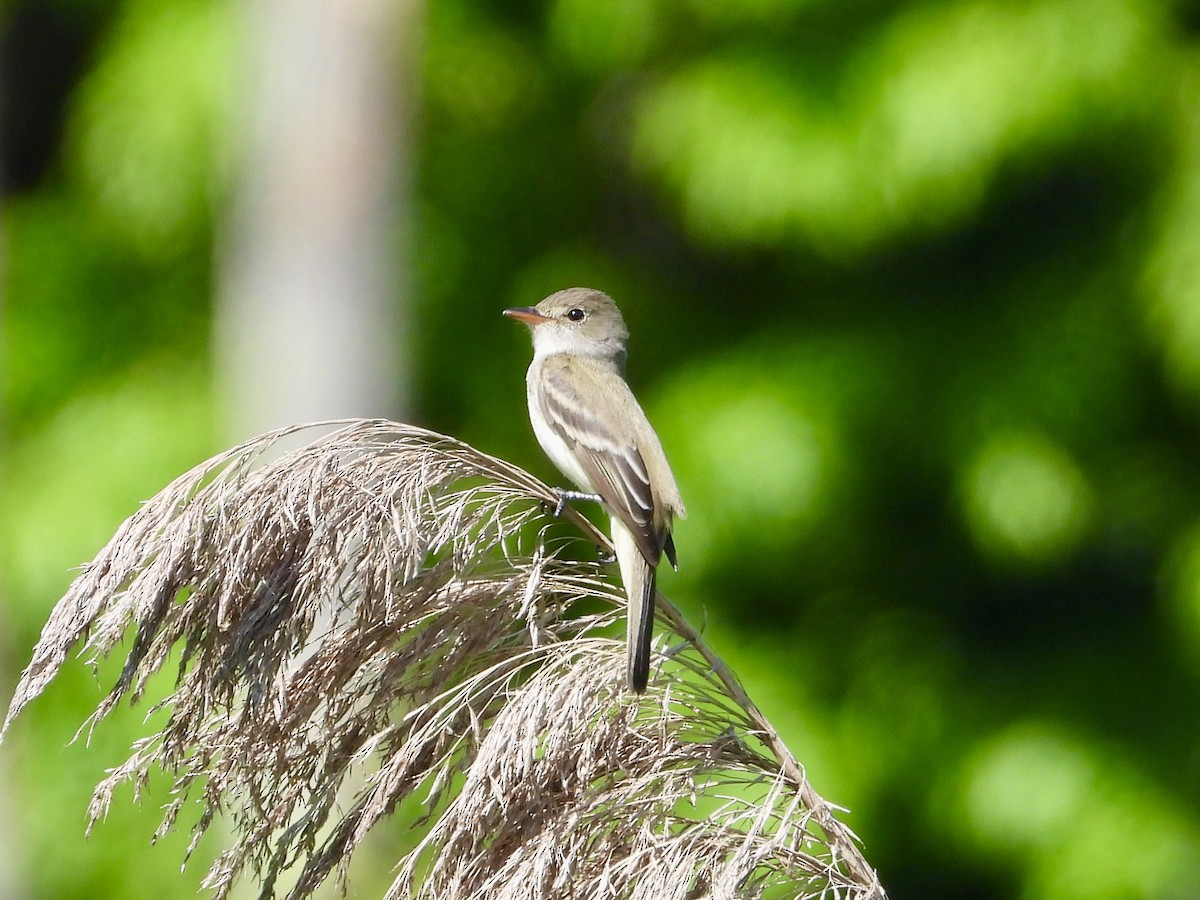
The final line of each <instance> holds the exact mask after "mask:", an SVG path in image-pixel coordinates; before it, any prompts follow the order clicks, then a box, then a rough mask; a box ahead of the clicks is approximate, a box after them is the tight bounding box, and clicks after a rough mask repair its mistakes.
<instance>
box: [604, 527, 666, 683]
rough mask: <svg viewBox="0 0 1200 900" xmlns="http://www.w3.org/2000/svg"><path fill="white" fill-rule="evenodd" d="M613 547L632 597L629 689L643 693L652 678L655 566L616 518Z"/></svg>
mask: <svg viewBox="0 0 1200 900" xmlns="http://www.w3.org/2000/svg"><path fill="white" fill-rule="evenodd" d="M612 535H613V547H614V549H615V550H616V554H617V564H618V565H619V566H620V568H621V582H622V583H623V584H624V585H625V595H626V596H627V597H628V598H629V609H628V613H627V619H626V626H625V659H626V669H625V678H626V681H627V683H628V684H629V689H630V690H631V691H633V692H634V693H637V694H640V693H641V692H642V691H644V690H645V689H646V682H647V681H648V680H649V678H650V641H651V638H653V636H654V589H655V580H656V579H655V567H654V566H652V565H650V563H648V562H647V561H646V558H645V557H644V556H642V552H641V551H640V550H639V549H638V547H637V542H636V541H635V540H634V537H633V535H632V534H631V533H630V532H629V530H628V529H626V528H625V526H624V525H623V524H622V523H621V522H619V521H617V520H615V519H614V520H613V523H612Z"/></svg>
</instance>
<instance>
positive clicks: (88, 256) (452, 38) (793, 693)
mask: <svg viewBox="0 0 1200 900" xmlns="http://www.w3.org/2000/svg"><path fill="white" fill-rule="evenodd" d="M233 9H234V7H233V5H232V4H230V3H227V2H209V0H111V2H108V3H93V2H84V0H10V2H9V3H7V4H5V6H4V7H3V16H4V20H3V21H4V29H3V35H2V38H0V39H2V41H3V45H2V47H0V49H2V51H3V56H2V58H3V60H4V67H5V70H4V86H5V89H6V91H7V92H8V94H9V95H10V96H9V99H8V102H7V103H6V109H5V117H4V119H3V121H2V122H0V129H2V133H0V144H2V145H3V147H4V149H5V153H6V164H7V172H6V177H7V182H6V195H5V200H4V206H3V230H4V240H5V245H6V256H7V261H6V267H5V291H4V306H3V309H2V315H3V319H2V323H0V324H2V327H3V346H4V348H5V356H4V358H3V366H4V377H3V380H2V382H0V391H2V393H0V410H2V411H3V415H4V427H5V431H6V435H7V445H6V446H5V447H4V448H3V455H2V456H0V476H2V478H3V482H0V491H2V494H3V495H2V501H0V502H2V503H3V506H2V507H0V591H2V592H3V593H2V594H0V617H2V618H0V622H2V625H3V627H2V629H0V655H2V656H3V661H4V663H5V665H6V668H5V669H4V670H3V674H0V685H5V686H7V685H10V684H11V683H12V681H13V679H14V678H15V673H16V671H17V668H18V667H19V665H20V664H21V663H22V662H23V660H24V658H25V655H26V654H27V652H28V649H29V647H30V646H31V645H32V643H33V642H34V640H35V639H36V636H37V632H38V629H39V628H40V625H41V623H42V621H44V619H45V616H46V614H47V612H48V610H49V608H50V606H51V605H52V603H53V602H54V600H55V599H56V598H57V596H58V595H59V593H60V592H61V591H62V590H63V589H64V587H65V585H66V583H67V581H68V580H69V578H70V571H69V569H70V567H71V566H73V565H75V564H77V563H79V562H80V561H82V560H84V559H87V558H89V557H90V556H91V555H92V554H93V553H94V552H95V551H96V550H97V549H98V548H99V546H100V545H101V544H102V543H103V542H104V541H105V540H106V538H107V537H108V535H109V534H111V533H112V531H113V530H114V529H115V527H116V526H117V524H118V523H119V522H120V521H121V519H122V518H123V517H124V516H126V515H128V514H129V513H130V512H132V511H133V509H134V508H135V505H136V503H137V501H138V499H140V498H143V497H146V496H148V495H150V494H151V493H153V492H154V491H155V490H157V489H158V488H159V487H160V486H162V485H163V484H165V483H166V482H167V481H168V480H169V479H170V478H171V477H172V476H173V475H175V474H177V473H178V472H179V471H181V470H182V469H184V468H186V467H187V466H189V465H191V464H192V463H194V462H197V461H199V460H200V459H201V458H203V457H204V456H205V455H207V454H208V453H210V452H213V451H215V450H217V449H219V447H220V441H219V439H218V438H217V436H216V435H215V433H214V431H215V430H214V427H213V424H212V423H213V419H214V417H213V413H212V391H211V389H210V386H209V380H210V368H211V367H210V364H209V326H210V303H209V297H210V294H211V282H212V271H211V258H212V249H213V230H214V227H215V225H216V223H217V221H218V218H219V212H220V210H221V208H222V202H223V198H224V196H225V193H226V192H227V189H228V188H227V185H228V172H227V160H228V157H229V150H230V148H231V147H234V146H236V144H237V141H238V135H237V133H236V132H235V130H234V127H235V123H236V121H237V120H236V115H235V114H234V113H235V111H236V77H235V73H236V71H237V62H236V60H237V58H238V44H237V30H236V19H235V17H234V16H233V14H232V10H233ZM425 16H426V22H425V25H424V34H423V36H422V60H421V70H420V78H419V81H418V82H417V83H415V84H413V85H406V89H413V90H416V91H419V93H420V96H421V115H420V118H419V127H418V128H417V129H416V131H415V132H414V133H413V134H412V135H411V139H412V140H413V141H414V143H415V149H416V153H415V158H416V173H415V177H416V184H417V188H416V192H415V201H414V208H413V209H412V210H411V211H410V214H411V216H412V218H413V222H414V228H413V243H414V248H413V254H412V259H413V265H414V269H415V271H414V273H413V283H414V285H415V297H414V300H413V308H412V309H411V310H410V311H409V314H410V315H411V316H412V317H413V318H414V319H415V325H416V327H414V328H412V329H411V332H410V333H411V335H412V336H411V346H410V347H408V357H409V360H410V364H411V366H412V371H413V377H414V379H415V382H416V384H417V389H418V394H417V404H418V409H417V410H416V413H415V416H414V418H415V419H416V420H417V421H418V422H420V423H421V424H425V425H428V426H431V427H434V428H439V429H442V430H447V431H451V432H453V433H455V434H457V435H459V436H461V437H463V438H465V439H467V440H470V441H472V442H473V443H475V444H477V445H478V446H480V447H481V448H483V449H485V450H488V451H491V452H497V453H500V454H502V455H505V456H507V457H509V458H511V459H513V460H515V461H517V462H520V463H522V464H524V465H527V466H528V467H529V468H531V469H532V470H533V471H535V472H538V473H540V474H542V475H544V476H546V477H547V478H555V477H556V476H555V474H554V472H553V470H552V469H551V467H550V464H549V463H548V462H546V461H545V460H544V459H543V458H542V456H541V454H540V451H538V449H537V448H536V446H535V444H534V442H533V440H532V436H531V434H530V432H529V427H528V423H527V421H526V418H525V412H524V399H523V386H522V376H523V368H524V365H525V363H526V361H527V356H528V348H527V345H526V340H527V338H526V337H525V335H524V334H523V333H522V332H521V331H520V330H519V329H514V328H512V327H511V326H510V325H508V324H506V323H505V322H504V321H503V320H501V319H500V318H499V315H498V313H499V310H500V309H501V308H502V307H504V306H508V305H513V304H528V303H532V302H535V301H536V300H537V299H539V298H540V297H541V296H543V295H544V294H546V293H548V292H550V291H551V290H554V289H557V288H560V287H564V286H567V285H569V284H589V285H594V286H597V287H601V288H604V289H606V290H608V291H609V292H610V293H612V294H613V295H614V296H615V297H616V298H617V300H618V302H619V303H620V304H621V305H622V308H623V310H624V311H625V313H626V317H627V319H628V321H629V324H630V328H631V331H632V334H633V339H632V346H631V359H630V377H631V380H632V381H633V383H634V385H635V387H636V388H637V389H638V390H639V393H640V395H641V396H642V397H643V399H644V400H645V402H646V404H647V406H648V408H649V410H650V413H651V418H652V419H653V420H654V421H655V422H656V424H657V425H658V426H659V430H660V432H661V434H662V437H663V441H664V444H665V445H666V448H667V452H668V455H669V456H670V458H671V459H672V461H673V464H674V466H675V468H676V471H677V475H678V477H679V481H680V484H681V487H682V490H683V492H684V499H685V501H686V502H687V505H688V508H689V517H688V519H687V520H686V521H684V522H682V523H681V524H680V526H679V530H678V536H677V542H678V545H679V548H680V557H681V564H682V568H681V570H680V572H679V574H678V575H674V576H669V575H668V576H664V578H663V584H662V586H663V588H664V589H665V590H666V591H667V593H668V594H669V595H671V596H672V597H673V598H674V599H675V600H676V601H677V602H679V603H680V604H681V605H682V606H683V607H684V608H685V609H686V610H688V611H689V613H690V614H691V615H692V616H693V618H694V619H695V620H697V621H706V622H707V623H708V626H707V634H708V636H709V638H710V640H711V643H712V644H713V645H714V646H715V647H717V648H718V649H719V650H721V651H723V652H725V653H726V654H727V658H728V660H729V662H730V663H731V665H732V666H733V667H734V669H735V670H736V671H738V672H739V673H740V674H741V676H742V677H743V679H744V681H745V682H746V684H747V686H748V688H749V690H750V693H751V694H752V696H754V697H756V698H757V699H758V700H759V701H760V703H761V705H762V706H763V708H764V710H765V711H766V712H767V714H768V716H769V717H770V718H771V719H772V720H773V721H775V722H776V723H777V725H778V726H779V727H780V728H781V729H782V731H783V732H784V734H785V737H786V738H787V740H788V741H789V743H790V744H791V745H792V746H793V747H794V748H795V749H796V750H797V752H798V754H799V755H800V757H801V758H802V759H803V760H804V761H805V762H806V763H807V765H808V770H809V774H810V775H811V777H812V780H813V783H814V785H815V786H816V787H817V789H818V790H819V791H821V792H822V793H823V794H824V795H825V796H827V797H829V798H830V799H832V800H834V801H837V802H839V803H842V804H844V805H846V806H848V807H850V808H851V809H852V810H853V813H852V814H851V815H850V817H849V820H848V821H849V822H850V824H851V826H852V827H853V828H854V829H855V830H856V831H857V832H858V834H859V835H860V836H862V838H863V839H864V841H865V844H866V851H867V856H868V858H869V859H870V860H871V861H872V862H873V863H875V864H876V865H877V866H878V867H879V868H880V871H881V874H882V876H883V878H884V882H885V884H887V885H888V886H889V888H890V889H891V891H892V895H893V896H894V897H897V898H903V897H922V898H939V897H946V898H951V897H953V898H962V897H973V898H992V897H995V898H1000V897H1022V898H1028V900H1073V898H1080V900H1082V898H1089V900H1090V898H1108V897H1111V898H1134V897H1146V898H1175V897H1179V898H1183V897H1193V896H1197V895H1200V704H1198V703H1197V699H1198V698H1200V464H1198V460H1197V447H1198V446H1200V444H1198V441H1200V54H1198V49H1200V48H1198V46H1197V34H1198V31H1200V6H1197V4H1196V3H1194V2H1188V0H1174V2H1168V0H975V2H965V0H874V2H868V3H858V4H841V3H834V2H829V0H807V2H801V0H742V2H739V3H726V2H721V0H647V2H644V3H632V4H620V3H613V2H612V0H558V2H553V3H549V4H545V5H543V4H533V3H511V2H501V0H490V2H486V0H478V2H469V0H447V2H438V3H430V4H428V5H427V9H426V11H425ZM386 412H388V411H381V413H386ZM98 690H99V688H95V687H93V686H92V684H91V682H90V681H89V680H88V679H87V678H86V677H84V676H81V677H80V678H79V679H77V680H73V681H72V682H71V683H69V684H68V683H65V682H64V683H62V684H59V685H57V686H56V688H55V689H54V690H53V691H52V693H51V695H50V696H48V697H47V698H46V699H44V700H43V701H41V702H40V703H39V704H37V705H36V708H35V709H34V710H33V711H31V714H30V715H29V716H28V717H27V718H26V719H23V720H22V721H21V722H20V723H19V724H18V726H17V728H16V729H15V731H14V732H13V734H12V737H11V740H12V743H11V745H6V746H5V749H4V753H5V755H6V756H9V760H8V761H7V763H6V764H7V766H8V769H9V774H10V775H11V776H12V778H13V785H12V787H11V788H10V790H9V794H10V796H11V797H12V798H13V801H14V809H13V810H12V812H13V814H14V815H15V816H16V817H17V826H16V827H15V828H12V829H11V830H12V831H13V832H14V833H15V834H16V836H17V838H18V842H19V848H20V850H21V851H22V853H23V855H24V859H25V860H26V862H25V863H24V866H23V868H24V871H25V873H26V877H27V878H28V881H29V885H30V890H31V893H30V897H31V898H42V897H46V898H50V897H54V898H60V897H69V896H81V897H82V896H88V897H105V896H112V897H122V898H126V897H135V896H143V895H144V896H156V897H157V896H163V895H164V894H170V893H182V890H190V889H191V887H194V886H195V885H196V884H198V882H199V878H200V876H201V875H202V873H203V869H204V865H203V863H202V862H193V864H192V865H191V866H190V867H189V869H188V874H187V875H186V876H185V878H186V879H187V882H186V883H187V885H188V886H189V887H186V888H183V889H182V890H179V891H173V890H172V889H171V888H170V885H171V884H173V883H175V881H174V879H176V878H178V877H179V876H178V875H177V874H176V873H175V871H174V870H175V867H176V866H177V865H178V860H179V853H178V852H177V850H176V848H175V846H174V845H172V847H167V848H160V849H158V850H155V851H154V852H150V850H149V846H148V844H149V838H150V835H151V834H152V832H153V829H154V827H155V824H156V822H157V819H156V817H155V816H154V811H153V809H148V808H141V809H137V808H133V809H130V808H125V809H121V810H114V813H113V819H114V821H111V822H110V823H108V824H107V825H103V826H99V827H98V830H97V832H96V833H95V834H94V835H93V837H92V838H91V840H90V842H88V843H84V842H83V839H82V834H81V832H82V819H83V813H84V810H85V807H86V798H87V795H88V788H89V786H90V785H91V784H92V783H93V782H94V781H95V780H96V779H97V778H98V777H99V775H100V773H101V770H102V769H103V768H104V766H106V765H112V764H114V763H115V762H116V761H117V760H118V758H119V757H120V755H121V750H122V748H123V747H124V746H126V745H127V744H128V742H129V741H130V740H131V739H132V738H133V736H134V735H136V734H137V733H139V731H138V722H139V721H140V717H139V716H138V715H137V714H134V715H131V716H121V717H119V718H121V719H122V720H127V721H122V722H120V723H118V722H116V721H114V722H110V723H107V724H106V726H105V727H103V728H101V729H100V731H99V732H98V738H100V737H102V738H103V739H102V740H98V741H97V744H96V746H94V747H93V748H92V750H91V751H90V752H86V751H85V750H84V749H83V748H82V747H80V746H75V747H73V748H70V749H68V750H61V749H60V748H61V746H62V745H63V743H64V742H65V741H66V740H67V739H68V738H69V736H70V735H71V734H72V733H73V732H74V729H75V727H76V726H77V724H78V723H79V722H80V721H81V720H82V719H83V717H84V716H85V715H86V713H87V711H88V710H89V709H90V708H91V707H92V705H94V702H95V700H96V698H97V692H98ZM3 696H4V697H6V696H7V694H4V695H3ZM151 793H153V791H152V792H151ZM151 805H152V803H147V804H145V806H151ZM126 829H128V833H127V832H126ZM206 851H207V852H212V848H211V847H209V846H208V845H205V846H204V847H202V848H201V849H200V851H198V855H199V856H203V855H204V853H205V852H206ZM48 862H49V863H50V864H47V863H48ZM68 873H69V875H68ZM380 877H383V878H386V874H384V875H382V876H380ZM139 892H140V893H139Z"/></svg>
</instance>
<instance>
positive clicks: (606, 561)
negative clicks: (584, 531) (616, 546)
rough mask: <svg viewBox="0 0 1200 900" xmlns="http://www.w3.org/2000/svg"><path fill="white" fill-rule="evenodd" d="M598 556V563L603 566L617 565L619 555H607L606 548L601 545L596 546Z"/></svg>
mask: <svg viewBox="0 0 1200 900" xmlns="http://www.w3.org/2000/svg"><path fill="white" fill-rule="evenodd" d="M596 554H597V559H596V562H597V563H599V564H600V565H602V566H611V565H612V564H613V563H615V562H616V561H617V554H615V553H605V552H604V548H603V547H601V546H599V545H597V546H596Z"/></svg>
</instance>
